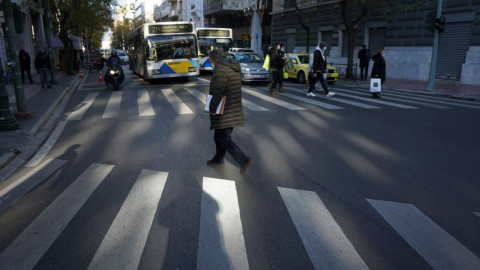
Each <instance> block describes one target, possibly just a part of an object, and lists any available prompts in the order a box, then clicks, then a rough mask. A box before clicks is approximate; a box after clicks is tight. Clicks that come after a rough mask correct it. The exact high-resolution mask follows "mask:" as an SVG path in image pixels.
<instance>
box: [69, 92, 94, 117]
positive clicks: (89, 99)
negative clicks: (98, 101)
mask: <svg viewBox="0 0 480 270" xmlns="http://www.w3.org/2000/svg"><path fill="white" fill-rule="evenodd" d="M97 95H98V92H94V93H89V94H88V95H87V96H86V97H85V99H84V100H83V102H82V103H80V104H78V105H77V106H76V107H75V108H73V110H72V111H70V112H69V113H68V114H67V117H66V119H65V120H67V121H70V120H82V118H83V115H84V114H85V112H86V111H87V110H88V109H89V108H90V106H91V105H92V103H93V101H94V100H95V98H96V97H97Z"/></svg>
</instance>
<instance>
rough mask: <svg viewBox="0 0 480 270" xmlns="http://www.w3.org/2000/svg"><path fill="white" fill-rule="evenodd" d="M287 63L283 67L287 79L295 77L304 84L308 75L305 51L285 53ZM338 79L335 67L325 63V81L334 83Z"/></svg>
mask: <svg viewBox="0 0 480 270" xmlns="http://www.w3.org/2000/svg"><path fill="white" fill-rule="evenodd" d="M286 57H287V64H286V65H285V68H286V70H287V72H288V78H289V79H296V80H297V81H298V82H299V83H302V84H304V83H305V82H306V79H307V75H308V63H309V62H308V58H309V55H308V54H306V53H287V54H286ZM337 80H338V72H337V68H335V67H333V66H331V65H328V64H327V81H328V84H334V83H335V82H336V81H337Z"/></svg>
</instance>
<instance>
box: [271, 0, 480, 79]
mask: <svg viewBox="0 0 480 270" xmlns="http://www.w3.org/2000/svg"><path fill="white" fill-rule="evenodd" d="M398 2H399V3H400V4H402V5H403V6H402V7H405V8H404V10H405V11H403V12H399V11H398V10H397V11H395V14H390V13H389V12H388V10H387V9H386V8H384V7H382V6H380V5H378V4H377V5H375V4H372V6H369V8H368V13H367V15H366V16H365V17H364V18H362V19H361V20H360V22H359V23H358V24H357V25H356V28H355V41H354V43H355V51H354V59H355V61H354V62H358V59H356V53H357V51H358V50H359V49H360V48H361V45H362V44H366V45H367V47H369V48H370V50H371V51H372V54H374V53H376V51H377V50H378V49H380V48H383V49H385V50H386V55H387V56H386V60H387V65H388V66H387V77H390V78H398V79H411V80H428V79H429V73H430V63H431V56H432V48H433V33H432V32H430V31H429V30H428V29H427V28H428V27H427V24H426V19H427V16H428V14H429V13H431V12H432V11H436V9H437V3H438V2H437V1H425V2H423V3H421V4H417V5H413V6H410V8H406V7H407V4H412V3H415V2H416V1H409V0H399V1H398ZM443 3H444V5H443V8H442V16H445V18H446V24H445V31H444V32H442V33H441V34H440V44H439V53H438V58H437V66H436V70H437V72H436V75H435V78H436V79H439V80H448V81H452V82H460V83H462V84H468V85H480V76H475V73H476V72H475V71H476V70H478V69H479V68H480V16H479V15H480V1H478V0H472V1H463V0H448V1H446V0H444V1H443ZM340 4H341V1H340V0H333V1H332V0H316V1H315V0H310V1H309V0H303V1H301V0H300V1H299V0H297V1H295V0H274V1H273V7H272V30H271V35H272V41H273V42H280V43H284V44H286V49H287V51H288V52H303V51H306V48H307V39H306V36H307V35H306V30H305V29H304V28H303V27H301V22H303V23H304V24H307V25H308V26H309V27H310V37H311V38H310V43H309V44H308V46H309V48H310V50H313V49H314V48H315V47H316V45H317V44H318V43H319V42H320V41H323V42H325V43H327V46H328V48H329V54H330V57H329V62H330V61H331V62H332V63H333V64H335V63H337V64H346V63H347V46H348V35H347V34H346V28H345V25H344V23H343V20H342V10H341V5H340ZM355 15H358V12H353V16H352V17H354V16H355ZM300 19H301V20H302V21H300Z"/></svg>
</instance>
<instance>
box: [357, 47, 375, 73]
mask: <svg viewBox="0 0 480 270" xmlns="http://www.w3.org/2000/svg"><path fill="white" fill-rule="evenodd" d="M370 58H372V55H371V53H370V50H369V49H367V45H363V46H362V49H361V50H360V51H358V59H359V60H360V81H363V80H367V77H368V64H369V62H370Z"/></svg>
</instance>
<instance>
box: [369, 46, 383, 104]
mask: <svg viewBox="0 0 480 270" xmlns="http://www.w3.org/2000/svg"><path fill="white" fill-rule="evenodd" d="M372 60H373V68H372V74H371V78H379V79H381V80H382V85H383V83H385V73H386V69H387V62H386V61H385V50H384V49H380V50H378V52H377V54H376V55H374V56H373V57H372ZM372 95H373V97H375V98H379V97H380V95H379V94H378V93H372Z"/></svg>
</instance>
